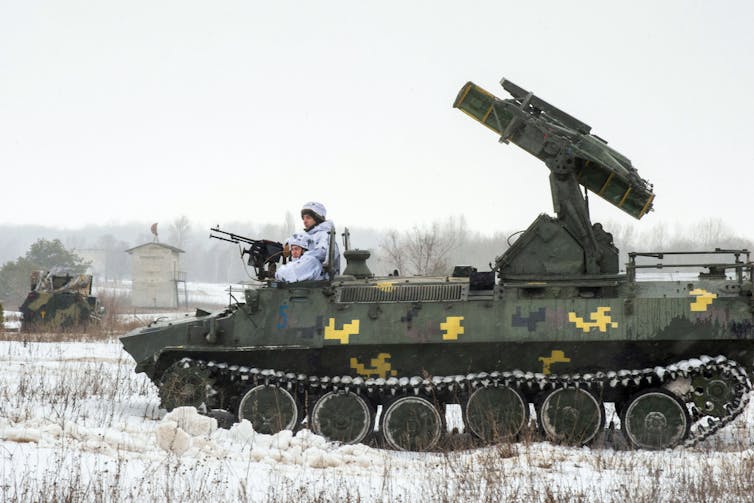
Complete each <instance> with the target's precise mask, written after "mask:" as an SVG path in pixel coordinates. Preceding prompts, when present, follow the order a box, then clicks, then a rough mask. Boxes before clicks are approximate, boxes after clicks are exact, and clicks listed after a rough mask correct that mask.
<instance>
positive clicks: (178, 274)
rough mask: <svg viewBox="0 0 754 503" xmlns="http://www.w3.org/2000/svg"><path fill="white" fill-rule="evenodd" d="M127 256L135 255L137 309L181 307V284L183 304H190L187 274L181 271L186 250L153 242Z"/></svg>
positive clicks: (133, 294)
mask: <svg viewBox="0 0 754 503" xmlns="http://www.w3.org/2000/svg"><path fill="white" fill-rule="evenodd" d="M153 227H154V226H153ZM155 236H156V234H155ZM126 252H127V253H128V254H129V255H131V274H132V281H133V282H132V286H131V304H132V305H133V306H134V307H151V308H176V307H178V306H179V304H180V302H179V298H178V296H179V293H180V288H179V285H180V284H181V283H182V284H183V297H184V298H183V301H184V303H185V302H186V301H187V291H186V273H185V272H184V271H181V270H180V254H181V253H184V251H183V250H181V249H180V248H176V247H175V246H170V245H166V244H162V243H158V242H152V243H144V244H142V245H139V246H135V247H133V248H131V249H128V250H126Z"/></svg>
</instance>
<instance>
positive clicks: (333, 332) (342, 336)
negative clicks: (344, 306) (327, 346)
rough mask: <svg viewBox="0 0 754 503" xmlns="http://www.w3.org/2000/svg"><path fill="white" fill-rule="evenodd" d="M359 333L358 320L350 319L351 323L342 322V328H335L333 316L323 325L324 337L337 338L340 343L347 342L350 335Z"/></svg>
mask: <svg viewBox="0 0 754 503" xmlns="http://www.w3.org/2000/svg"><path fill="white" fill-rule="evenodd" d="M358 333H359V320H351V323H344V324H343V328H341V329H336V328H335V318H330V323H328V325H327V326H326V327H325V339H327V340H338V341H340V343H341V344H348V342H349V340H348V338H349V337H350V336H351V335H357V334H358Z"/></svg>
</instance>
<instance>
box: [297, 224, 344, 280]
mask: <svg viewBox="0 0 754 503" xmlns="http://www.w3.org/2000/svg"><path fill="white" fill-rule="evenodd" d="M330 229H334V226H333V223H332V222H331V221H329V220H325V221H324V222H322V223H321V224H319V225H315V226H314V227H312V228H311V229H309V230H308V231H306V233H307V234H309V237H310V238H312V241H313V242H314V246H313V247H312V248H310V249H309V251H307V252H306V253H304V256H306V255H312V256H314V257H317V259H318V260H319V261H320V263H322V264H324V263H325V262H327V255H328V254H327V251H328V249H329V247H330ZM333 245H334V246H335V250H334V251H335V253H334V254H333V267H332V270H333V275H338V274H340V250H339V249H338V240H337V239H335V240H333ZM302 258H303V257H302ZM320 279H330V278H328V277H327V273H326V272H325V271H324V270H323V271H322V277H321V278H320Z"/></svg>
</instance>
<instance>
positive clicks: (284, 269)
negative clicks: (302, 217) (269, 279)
mask: <svg viewBox="0 0 754 503" xmlns="http://www.w3.org/2000/svg"><path fill="white" fill-rule="evenodd" d="M288 244H289V245H290V247H291V260H290V262H288V263H287V264H285V265H283V266H280V268H279V269H278V270H277V272H276V273H275V279H276V280H278V281H286V282H288V283H295V282H297V281H311V280H319V279H323V272H322V264H321V263H320V262H319V260H318V259H317V257H316V256H315V255H314V254H312V253H310V252H307V250H310V249H311V248H312V246H313V244H314V243H313V242H312V239H311V238H310V237H309V236H308V235H306V234H294V235H293V236H291V237H290V238H289V239H288Z"/></svg>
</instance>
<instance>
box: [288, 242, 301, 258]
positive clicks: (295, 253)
mask: <svg viewBox="0 0 754 503" xmlns="http://www.w3.org/2000/svg"><path fill="white" fill-rule="evenodd" d="M303 254H304V249H303V248H301V247H300V246H296V245H293V246H291V257H293V258H301V255H303Z"/></svg>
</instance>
